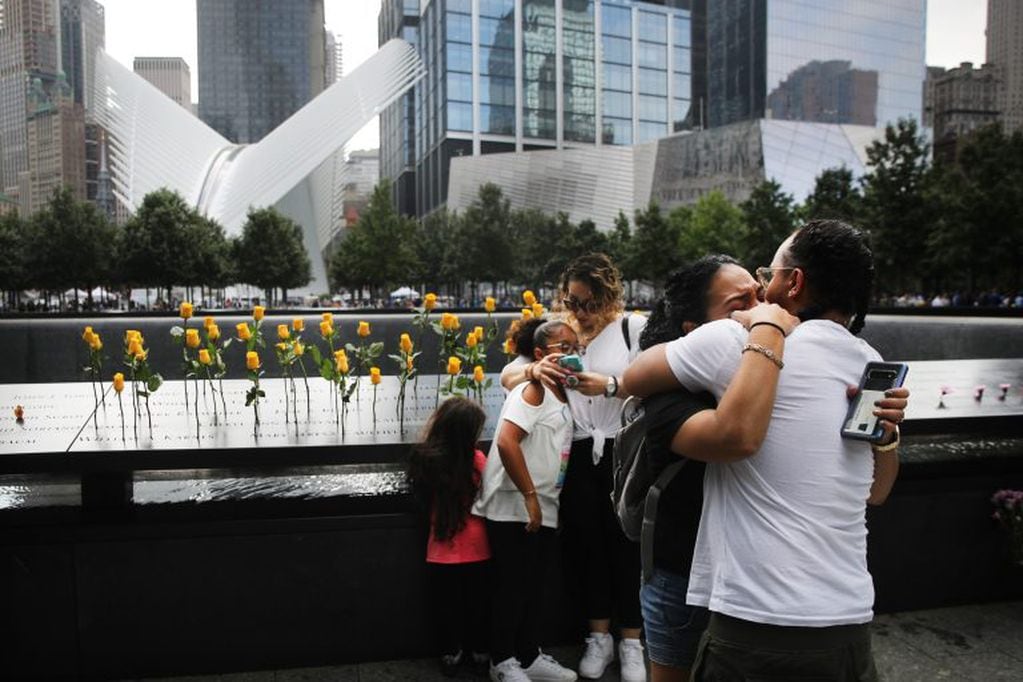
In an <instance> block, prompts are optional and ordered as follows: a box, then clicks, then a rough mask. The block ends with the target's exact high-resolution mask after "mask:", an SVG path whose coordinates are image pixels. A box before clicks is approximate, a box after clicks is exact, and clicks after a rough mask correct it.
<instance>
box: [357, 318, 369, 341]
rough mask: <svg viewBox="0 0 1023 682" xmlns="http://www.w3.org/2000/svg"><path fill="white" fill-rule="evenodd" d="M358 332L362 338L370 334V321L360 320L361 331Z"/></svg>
mask: <svg viewBox="0 0 1023 682" xmlns="http://www.w3.org/2000/svg"><path fill="white" fill-rule="evenodd" d="M356 333H357V334H358V335H359V336H361V337H362V338H366V337H367V336H369V322H359V331H358V332H356Z"/></svg>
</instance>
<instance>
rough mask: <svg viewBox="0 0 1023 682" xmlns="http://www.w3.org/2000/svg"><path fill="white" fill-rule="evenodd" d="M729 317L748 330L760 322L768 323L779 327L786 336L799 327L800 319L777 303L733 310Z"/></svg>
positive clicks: (759, 304)
mask: <svg viewBox="0 0 1023 682" xmlns="http://www.w3.org/2000/svg"><path fill="white" fill-rule="evenodd" d="M728 317H729V318H731V319H733V320H735V321H736V322H738V323H739V324H741V325H742V326H743V327H745V328H746V329H751V328H752V327H753V325H755V324H757V323H758V322H766V323H768V324H772V325H775V326H777V327H779V328H780V329H781V331H782V333H783V334H785V336H788V335H789V334H791V333H792V330H793V329H795V328H796V327H797V326H798V325H799V318H798V317H796V316H795V315H792V314H791V313H789V312H788V311H787V310H785V309H784V308H782V307H781V306H780V305H778V304H777V303H758V304H757V305H755V306H753V307H752V308H750V309H749V310H733V311H732V312H731V314H729V316H728Z"/></svg>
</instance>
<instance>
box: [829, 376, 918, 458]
mask: <svg viewBox="0 0 1023 682" xmlns="http://www.w3.org/2000/svg"><path fill="white" fill-rule="evenodd" d="M907 372H909V366H908V365H906V364H905V363H902V362H868V363H867V366H866V367H865V368H864V369H863V376H861V377H860V392H859V393H858V394H857V395H856V398H854V399H853V401H852V403H851V404H850V405H849V412H848V413H846V416H845V424H843V425H842V437H843V438H855V439H858V440H868V441H879V440H881V438H882V437H883V436H884V428H882V426H881V424H880V420H879V419H878V418H877V417H876V416H874V410H875V409H877V406H876V405H874V403H875V402H876V401H878V400H881V399H882V398H884V392H885V391H887V390H888V389H889V388H898V387H899V386H902V384H903V382H904V381H906V374H907Z"/></svg>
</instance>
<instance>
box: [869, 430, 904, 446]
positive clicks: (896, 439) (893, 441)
mask: <svg viewBox="0 0 1023 682" xmlns="http://www.w3.org/2000/svg"><path fill="white" fill-rule="evenodd" d="M899 440H900V435H899V427H898V426H896V427H895V439H894V440H892V442H891V443H885V444H884V445H881V444H880V443H871V444H870V447H871V448H872V449H873V450H874V452H891V451H892V450H894V449H896V448H897V447H899Z"/></svg>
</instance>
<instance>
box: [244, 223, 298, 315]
mask: <svg viewBox="0 0 1023 682" xmlns="http://www.w3.org/2000/svg"><path fill="white" fill-rule="evenodd" d="M234 253H235V259H234V260H235V264H236V267H237V275H238V279H239V280H240V281H242V282H245V283H247V284H252V285H253V286H257V287H259V288H260V289H263V290H264V291H265V292H266V299H267V301H270V302H272V301H273V298H274V297H273V293H274V290H275V289H281V290H282V292H281V293H282V295H283V297H284V298H287V290H288V289H294V288H295V287H300V286H305V285H306V284H308V283H309V281H310V280H311V279H312V274H311V264H310V261H309V254H308V253H307V252H306V249H305V244H303V243H302V227H301V226H300V225H298V224H297V223H296V222H295V221H293V220H291V219H290V218H288V217H286V216H284V215H282V214H281V213H280V212H279V211H277V209H275V208H273V207H270V208H260V209H251V210H250V211H249V214H248V218H247V219H246V221H245V225H244V226H243V227H242V234H241V237H239V238H238V240H237V241H236V242H235V246H234Z"/></svg>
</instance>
